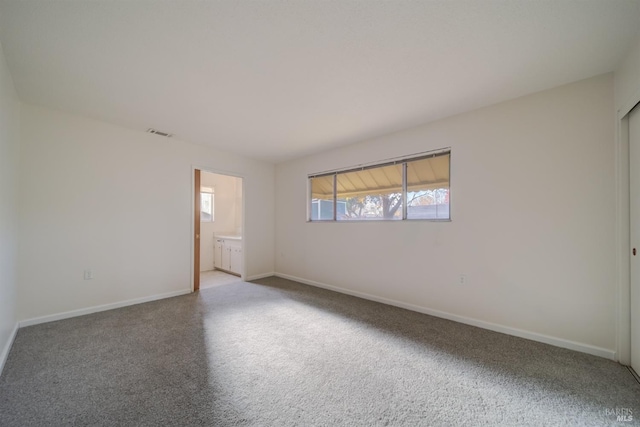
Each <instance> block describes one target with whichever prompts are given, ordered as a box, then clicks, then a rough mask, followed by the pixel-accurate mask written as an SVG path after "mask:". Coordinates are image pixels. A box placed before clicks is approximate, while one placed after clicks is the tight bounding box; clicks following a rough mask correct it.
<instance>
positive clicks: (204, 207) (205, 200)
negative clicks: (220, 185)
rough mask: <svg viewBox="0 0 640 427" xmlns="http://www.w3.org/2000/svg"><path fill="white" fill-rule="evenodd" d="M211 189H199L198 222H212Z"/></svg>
mask: <svg viewBox="0 0 640 427" xmlns="http://www.w3.org/2000/svg"><path fill="white" fill-rule="evenodd" d="M213 201H214V198H213V188H209V187H202V188H201V189H200V221H201V222H213V210H214V209H213Z"/></svg>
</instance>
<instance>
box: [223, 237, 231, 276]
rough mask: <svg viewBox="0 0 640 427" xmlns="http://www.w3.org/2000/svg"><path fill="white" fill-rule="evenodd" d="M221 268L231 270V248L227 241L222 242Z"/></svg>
mask: <svg viewBox="0 0 640 427" xmlns="http://www.w3.org/2000/svg"><path fill="white" fill-rule="evenodd" d="M222 269H223V270H227V271H229V270H231V248H229V246H228V245H227V242H223V243H222Z"/></svg>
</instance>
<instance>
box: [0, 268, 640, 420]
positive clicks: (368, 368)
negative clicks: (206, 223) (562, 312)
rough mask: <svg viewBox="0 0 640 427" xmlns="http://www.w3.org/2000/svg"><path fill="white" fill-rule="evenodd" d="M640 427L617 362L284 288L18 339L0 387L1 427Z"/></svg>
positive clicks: (202, 296)
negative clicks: (627, 418)
mask: <svg viewBox="0 0 640 427" xmlns="http://www.w3.org/2000/svg"><path fill="white" fill-rule="evenodd" d="M616 411H617V413H618V414H624V415H627V416H628V415H631V417H632V418H633V419H632V421H630V422H623V421H618V420H617V417H616ZM639 420H640V384H638V383H637V382H636V381H635V379H634V378H633V377H632V376H631V374H630V373H629V372H628V371H627V369H626V368H625V367H623V366H621V365H619V364H617V363H614V362H612V361H609V360H605V359H602V358H598V357H594V356H590V355H586V354H582V353H577V352H573V351H570V350H565V349H561V348H556V347H552V346H548V345H545V344H541V343H537V342H532V341H528V340H524V339H520V338H516V337H511V336H508V335H503V334H499V333H495V332H491V331H486V330H483V329H478V328H474V327H470V326H466V325H462V324H458V323H455V322H451V321H447V320H443V319H438V318H435V317H431V316H426V315H423V314H419V313H414V312H411V311H407V310H402V309H399V308H396V307H390V306H385V305H382V304H378V303H374V302H370V301H365V300H361V299H358V298H354V297H350V296H346V295H341V294H337V293H333V292H330V291H326V290H323V289H317V288H313V287H309V286H305V285H301V284H298V283H295V282H291V281H287V280H283V279H278V278H267V279H263V280H259V281H257V282H255V283H245V282H241V281H240V282H235V283H230V284H226V285H221V286H215V287H211V288H208V289H204V290H202V291H200V292H199V293H196V294H190V295H185V296H181V297H176V298H170V299H166V300H162V301H155V302H151V303H146V304H141V305H137V306H132V307H126V308H122V309H117V310H112V311H108V312H102V313H96V314H91V315H87V316H83V317H77V318H74V319H67V320H62V321H58V322H52V323H48V324H42V325H37V326H31V327H27V328H23V329H20V331H19V332H18V335H17V337H16V340H15V343H14V345H13V348H12V349H11V352H10V354H9V358H8V360H7V363H6V367H5V369H4V372H3V373H2V376H1V377H0V425H2V426H40V425H43V426H45V425H46V426H65V425H74V426H87V425H91V426H188V425H209V426H245V425H248V426H455V425H465V426H480V425H491V426H493V425H503V426H520V425H522V426H529V425H533V426H548V425H557V426H568V425H576V426H603V425H617V426H620V425H640V422H639Z"/></svg>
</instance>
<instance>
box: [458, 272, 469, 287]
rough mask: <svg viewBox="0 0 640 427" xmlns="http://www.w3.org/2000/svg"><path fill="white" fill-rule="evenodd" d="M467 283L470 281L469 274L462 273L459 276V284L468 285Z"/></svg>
mask: <svg viewBox="0 0 640 427" xmlns="http://www.w3.org/2000/svg"><path fill="white" fill-rule="evenodd" d="M467 283H468V280H467V275H466V274H461V275H460V277H458V284H459V285H466V284H467Z"/></svg>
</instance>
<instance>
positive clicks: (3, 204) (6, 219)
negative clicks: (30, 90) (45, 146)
mask: <svg viewBox="0 0 640 427" xmlns="http://www.w3.org/2000/svg"><path fill="white" fill-rule="evenodd" d="M19 113H20V106H19V101H18V98H17V96H16V92H15V89H14V87H13V81H12V79H11V75H10V73H9V69H8V68H7V64H6V61H5V58H4V52H3V51H2V46H0V372H1V371H2V366H3V365H4V360H5V357H6V355H7V352H8V350H9V344H10V341H11V337H12V334H13V331H14V329H15V327H16V320H17V316H16V301H17V273H16V271H17V269H16V266H17V232H16V230H17V216H16V211H17V208H16V206H17V203H16V200H17V199H16V197H17V184H18V160H19V141H20V134H19V132H20V118H19Z"/></svg>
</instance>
